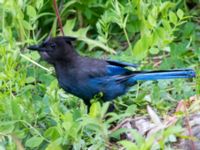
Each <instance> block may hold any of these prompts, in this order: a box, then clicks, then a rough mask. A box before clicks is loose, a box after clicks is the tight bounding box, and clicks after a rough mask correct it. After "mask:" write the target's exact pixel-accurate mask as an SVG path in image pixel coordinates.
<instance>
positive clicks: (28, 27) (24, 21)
mask: <svg viewBox="0 0 200 150" xmlns="http://www.w3.org/2000/svg"><path fill="white" fill-rule="evenodd" d="M22 23H23V26H24V28H25V29H27V30H32V26H31V25H30V24H29V23H28V22H27V21H26V20H23V21H22Z"/></svg>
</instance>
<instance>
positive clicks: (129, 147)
mask: <svg viewBox="0 0 200 150" xmlns="http://www.w3.org/2000/svg"><path fill="white" fill-rule="evenodd" d="M118 143H119V144H121V145H122V146H123V147H124V148H125V149H126V150H136V149H139V147H137V145H136V144H134V143H133V142H130V141H127V140H123V141H120V142H118Z"/></svg>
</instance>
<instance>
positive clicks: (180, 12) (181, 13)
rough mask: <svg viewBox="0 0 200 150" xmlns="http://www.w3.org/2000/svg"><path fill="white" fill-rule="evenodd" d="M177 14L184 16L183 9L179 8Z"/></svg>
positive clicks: (180, 16)
mask: <svg viewBox="0 0 200 150" xmlns="http://www.w3.org/2000/svg"><path fill="white" fill-rule="evenodd" d="M177 16H178V18H179V19H182V18H183V16H184V12H183V11H182V9H178V11H177Z"/></svg>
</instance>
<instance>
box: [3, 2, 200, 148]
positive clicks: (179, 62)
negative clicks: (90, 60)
mask: <svg viewBox="0 0 200 150" xmlns="http://www.w3.org/2000/svg"><path fill="white" fill-rule="evenodd" d="M154 1H155V3H157V5H156V6H155V5H154V4H153V0H152V3H151V2H150V1H149V3H146V2H145V1H144V3H140V4H139V3H137V2H136V1H125V0H124V1H122V2H121V3H119V2H117V1H111V0H109V1H106V2H105V3H104V2H103V1H98V0H94V1H88V2H84V1H82V2H81V3H78V2H77V1H75V0H73V1H70V2H67V3H64V4H63V7H62V10H60V11H61V18H62V19H63V23H64V24H65V27H64V31H65V34H66V35H74V36H76V37H77V38H78V39H79V40H78V41H77V42H76V44H75V47H76V49H77V51H79V52H80V53H81V54H83V55H88V56H91V57H102V58H103V57H110V58H112V59H116V60H122V61H128V62H132V63H133V62H134V63H140V64H141V66H140V67H139V69H159V68H160V69H170V68H194V69H195V70H196V72H197V77H196V78H195V79H194V80H185V79H179V80H169V81H158V82H152V81H149V82H144V83H139V84H138V85H136V86H134V87H133V88H131V90H130V92H128V93H127V94H126V95H125V96H122V97H119V98H118V99H116V100H115V105H116V111H115V112H113V113H108V114H106V110H107V107H108V103H104V104H103V105H100V104H99V103H94V104H93V105H92V108H91V112H90V113H87V108H86V106H85V105H84V103H83V101H82V100H80V99H78V98H76V97H74V96H72V95H70V94H67V93H65V92H64V91H63V90H62V89H60V88H59V86H58V83H57V80H56V78H55V75H54V71H53V68H52V66H50V65H48V64H47V63H45V62H43V61H40V57H39V55H38V54H37V53H36V52H30V51H28V50H27V49H26V46H27V45H29V44H32V43H37V42H39V41H41V40H42V39H44V37H45V36H47V35H48V32H49V31H50V29H52V35H58V34H59V33H58V32H57V30H56V29H57V28H58V27H57V26H56V24H55V20H56V18H55V14H54V11H53V9H52V5H51V1H43V0H38V1H35V2H33V1H30V2H20V1H3V2H0V4H1V5H0V16H1V22H0V31H1V33H0V43H1V44H0V70H1V72H0V149H1V148H2V149H10V150H13V149H20V148H21V149H40V150H41V149H47V150H61V149H71V148H73V149H76V150H78V149H88V148H89V147H90V148H91V149H106V147H111V149H118V147H119V143H120V144H122V145H123V146H124V147H127V148H128V147H131V148H133V147H135V148H136V147H137V149H148V148H149V147H151V146H152V139H145V137H141V135H140V134H139V133H135V131H132V132H133V135H134V136H136V137H138V139H140V140H138V141H137V142H136V144H133V143H131V142H127V141H125V142H124V141H123V140H122V139H121V138H120V133H121V132H123V131H121V130H120V131H116V133H112V132H111V130H110V129H111V128H112V127H113V126H115V125H117V123H119V122H120V121H122V120H123V119H125V118H127V117H131V116H133V115H134V116H135V115H136V116H143V115H147V111H146V106H147V104H149V105H151V106H152V107H153V108H154V109H155V110H157V113H158V114H159V115H160V116H163V115H166V114H167V112H170V111H171V110H174V108H175V107H176V105H177V103H178V102H179V100H181V99H184V100H187V99H188V98H189V97H191V96H194V95H199V94H200V70H199V68H200V64H199V62H200V48H199V47H200V45H199V39H200V38H199V35H200V28H199V26H198V22H197V21H198V20H199V15H198V14H199V13H200V12H199V10H198V9H196V8H187V7H186V6H185V5H184V2H180V3H178V4H176V3H172V2H170V1H166V2H160V1H159V0H154ZM193 2H194V3H195V1H193ZM196 3H198V2H196ZM147 4H148V5H147ZM133 10H134V11H133ZM155 14H157V15H155ZM118 18H120V21H118ZM88 45H90V46H88ZM169 50H170V51H169ZM115 53H116V54H117V55H115ZM155 58H156V60H155ZM31 60H32V61H31ZM158 61H160V65H159V66H156V67H154V65H155V63H156V62H158ZM38 64H40V65H41V66H38ZM171 128H175V129H174V130H176V129H179V124H177V125H175V126H174V127H171ZM171 128H169V129H166V130H164V132H163V133H162V134H160V135H159V136H161V137H162V138H161V139H162V140H161V142H160V143H159V146H160V148H165V146H166V147H167V146H169V143H170V142H169V141H167V139H168V138H169V137H170V135H176V134H177V133H176V132H175V131H174V130H173V129H171ZM178 131H180V130H177V132H178ZM180 132H181V131H180ZM164 133H165V134H164ZM111 137H112V139H113V138H114V141H115V142H112V141H111V140H110V139H111ZM117 142H118V143H117Z"/></svg>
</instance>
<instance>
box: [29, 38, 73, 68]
mask: <svg viewBox="0 0 200 150" xmlns="http://www.w3.org/2000/svg"><path fill="white" fill-rule="evenodd" d="M74 40H76V38H74V37H69V36H58V37H54V38H47V39H46V40H45V41H43V42H42V43H41V44H39V45H31V46H29V47H28V49H30V50H35V51H38V52H39V53H40V55H41V57H42V58H43V59H44V60H46V61H47V62H49V63H52V64H53V63H55V62H56V61H60V60H66V59H68V58H70V57H73V56H74V55H76V52H75V50H74V48H73V46H72V44H71V42H72V41H74Z"/></svg>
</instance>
